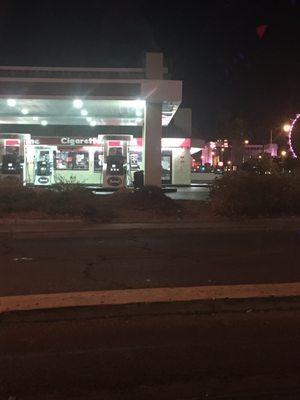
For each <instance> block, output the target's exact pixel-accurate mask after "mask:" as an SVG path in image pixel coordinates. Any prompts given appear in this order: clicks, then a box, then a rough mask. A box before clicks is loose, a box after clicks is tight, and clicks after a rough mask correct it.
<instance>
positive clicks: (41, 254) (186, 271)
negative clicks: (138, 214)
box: [0, 229, 300, 296]
mask: <svg viewBox="0 0 300 400" xmlns="http://www.w3.org/2000/svg"><path fill="white" fill-rule="evenodd" d="M0 254H1V265H0V295H2V296H4V295H16V294H26V293H51V292H60V291H83V290H104V289H122V288H143V287H164V286H173V287H174V286H197V285H218V284H238V283H274V282H295V281H300V234H299V232H298V231H296V230H295V231H290V232H288V231H287V232H279V231H278V232H268V231H259V232H255V231H252V232H242V231H241V232H231V233H228V232H207V233H203V232H201V231H197V230H184V229H182V230H179V229H178V230H163V229H160V230H148V231H143V230H136V231H115V232H112V231H107V232H102V233H95V237H94V238H84V237H82V238H58V239H53V238H52V239H45V238H34V239H12V238H11V237H10V236H8V237H7V238H3V237H2V238H1V239H0Z"/></svg>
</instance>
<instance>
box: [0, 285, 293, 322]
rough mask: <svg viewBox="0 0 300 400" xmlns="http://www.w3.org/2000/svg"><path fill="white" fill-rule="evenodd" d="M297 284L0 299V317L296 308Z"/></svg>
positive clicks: (47, 295) (133, 290) (200, 287)
mask: <svg viewBox="0 0 300 400" xmlns="http://www.w3.org/2000/svg"><path fill="white" fill-rule="evenodd" d="M299 306H300V283H299V282H296V283H282V284H257V285H226V286H199V287H175V288H166V287H165V288H144V289H127V290H126V289H125V290H107V291H98V292H96V291H93V292H72V293H68V292H66V293H53V294H41V295H20V296H6V297H0V315H1V316H3V315H5V314H7V313H22V312H30V311H35V310H38V311H40V312H45V310H48V311H47V312H48V314H49V310H57V309H65V310H66V309H77V308H87V307H88V308H91V309H97V310H98V311H97V313H99V312H100V313H103V312H104V313H103V314H101V315H106V314H107V313H108V314H109V315H111V314H116V315H128V314H149V313H150V314H153V313H154V314H157V313H160V314H161V313H170V312H171V313H172V312H176V313H187V312H193V313H195V312H198V313H215V312H227V311H231V312H233V311H247V310H248V311H249V310H252V309H255V310H263V309H264V310H265V309H274V308H278V307H279V308H280V309H283V308H284V309H287V308H289V309H290V308H300V307H299Z"/></svg>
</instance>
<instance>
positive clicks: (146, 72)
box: [0, 53, 190, 187]
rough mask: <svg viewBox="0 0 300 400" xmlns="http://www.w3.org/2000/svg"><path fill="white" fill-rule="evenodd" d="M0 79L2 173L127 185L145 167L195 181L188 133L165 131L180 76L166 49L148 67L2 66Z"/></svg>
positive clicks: (155, 177)
mask: <svg viewBox="0 0 300 400" xmlns="http://www.w3.org/2000/svg"><path fill="white" fill-rule="evenodd" d="M0 82H1V85H0V164H1V176H2V178H3V177H4V176H7V175H13V174H16V175H17V174H20V176H22V179H23V183H24V184H25V185H39V186H40V185H44V186H48V185H51V184H54V183H56V182H61V181H66V182H70V181H74V182H79V183H82V184H86V185H102V186H104V187H106V186H111V187H122V186H130V185H131V184H132V180H133V174H134V172H135V171H136V170H143V171H144V175H145V184H148V185H157V186H160V185H161V184H162V183H163V184H164V183H165V184H188V183H189V182H190V176H189V170H190V153H189V147H190V140H189V139H185V138H183V139H178V138H176V139H175V138H174V139H172V138H164V137H163V129H164V128H165V127H167V126H168V125H169V123H170V121H171V120H172V119H173V117H174V115H175V113H176V111H177V109H178V107H179V105H180V102H181V92H182V83H181V82H180V81H173V80H169V79H168V78H167V70H166V69H165V68H164V67H163V59H162V54H160V53H148V54H147V55H146V60H145V67H144V68H110V69H103V68H90V69H87V68H42V67H40V68H35V67H0Z"/></svg>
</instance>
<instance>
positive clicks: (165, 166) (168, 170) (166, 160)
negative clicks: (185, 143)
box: [161, 151, 172, 185]
mask: <svg viewBox="0 0 300 400" xmlns="http://www.w3.org/2000/svg"><path fill="white" fill-rule="evenodd" d="M161 169H162V176H161V183H162V184H163V185H167V184H168V185H169V184H171V183H172V151H163V152H162V153H161Z"/></svg>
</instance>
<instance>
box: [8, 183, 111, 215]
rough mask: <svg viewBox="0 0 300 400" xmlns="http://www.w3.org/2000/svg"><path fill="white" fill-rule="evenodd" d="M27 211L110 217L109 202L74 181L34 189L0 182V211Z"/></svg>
mask: <svg viewBox="0 0 300 400" xmlns="http://www.w3.org/2000/svg"><path fill="white" fill-rule="evenodd" d="M30 211H39V212H41V213H46V214H49V215H65V216H79V217H82V218H85V219H88V220H94V221H103V222H109V221H111V219H112V218H113V217H114V212H113V210H112V206H111V205H110V204H104V202H103V201H102V199H101V198H99V197H98V196H95V195H93V194H92V193H90V192H89V191H87V190H86V189H85V188H83V187H81V186H79V185H78V184H75V185H71V184H68V185H62V184H59V186H57V185H54V186H53V187H51V188H38V189H33V188H28V187H23V186H20V185H18V186H16V185H12V184H5V185H2V184H1V185H0V213H2V214H3V213H14V212H30Z"/></svg>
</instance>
